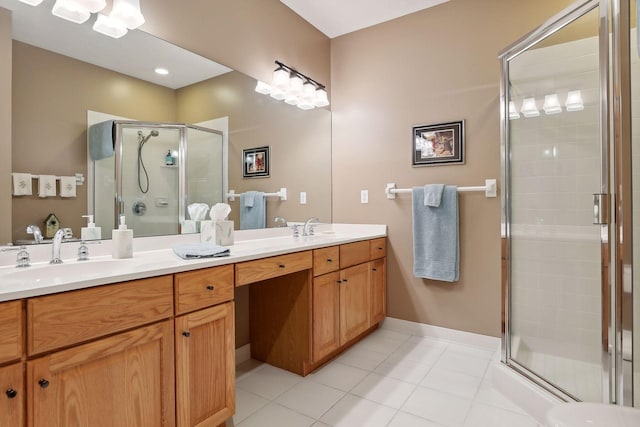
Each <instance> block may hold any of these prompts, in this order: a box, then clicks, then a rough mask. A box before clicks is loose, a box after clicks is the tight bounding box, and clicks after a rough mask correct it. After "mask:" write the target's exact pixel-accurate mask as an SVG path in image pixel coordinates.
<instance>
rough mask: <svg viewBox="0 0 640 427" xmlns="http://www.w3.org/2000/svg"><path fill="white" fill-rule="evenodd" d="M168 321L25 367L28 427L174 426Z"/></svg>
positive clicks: (63, 351) (170, 341)
mask: <svg viewBox="0 0 640 427" xmlns="http://www.w3.org/2000/svg"><path fill="white" fill-rule="evenodd" d="M173 366H174V365H173V327H172V324H171V321H170V320H165V321H163V322H160V323H155V324H153V325H149V326H145V327H141V328H137V329H133V330H130V331H127V332H123V333H120V334H117V335H113V336H110V337H107V338H103V339H100V340H97V341H93V342H90V343H87V344H82V345H79V346H76V347H72V348H69V349H66V350H62V351H58V352H55V353H51V354H49V355H46V356H43V357H40V358H37V359H34V360H30V361H28V362H27V390H28V393H29V396H30V398H29V400H28V409H29V414H30V419H29V426H33V427H45V426H46V427H67V426H92V427H98V426H130V427H147V426H148V427H156V426H173V425H175V409H174V408H175V403H174V391H175V388H174V369H173Z"/></svg>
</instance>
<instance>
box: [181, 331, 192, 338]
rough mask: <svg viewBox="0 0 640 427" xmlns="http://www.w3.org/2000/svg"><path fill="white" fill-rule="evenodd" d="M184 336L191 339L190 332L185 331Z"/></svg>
mask: <svg viewBox="0 0 640 427" xmlns="http://www.w3.org/2000/svg"><path fill="white" fill-rule="evenodd" d="M182 335H183V336H185V337H187V338H189V337H190V336H191V332H189V331H184V332H183V333H182Z"/></svg>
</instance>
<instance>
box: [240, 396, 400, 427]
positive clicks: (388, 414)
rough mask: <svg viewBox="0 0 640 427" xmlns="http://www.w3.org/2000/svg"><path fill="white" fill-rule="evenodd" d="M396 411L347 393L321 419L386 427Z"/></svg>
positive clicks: (348, 426)
mask: <svg viewBox="0 0 640 427" xmlns="http://www.w3.org/2000/svg"><path fill="white" fill-rule="evenodd" d="M395 413H396V410H395V409H391V408H389V407H387V406H383V405H380V404H377V403H375V402H372V401H370V400H366V399H363V398H360V397H358V396H354V395H352V394H347V395H346V396H345V397H343V398H342V399H341V400H340V401H339V402H338V403H336V404H335V405H334V406H333V407H332V408H331V409H329V411H328V412H327V413H325V414H324V415H323V416H322V418H320V421H322V422H324V423H325V424H328V425H330V426H333V427H355V426H362V427H364V426H366V427H384V426H386V425H387V424H388V423H389V421H390V420H391V418H393V415H394V414H395ZM242 427H244V426H242Z"/></svg>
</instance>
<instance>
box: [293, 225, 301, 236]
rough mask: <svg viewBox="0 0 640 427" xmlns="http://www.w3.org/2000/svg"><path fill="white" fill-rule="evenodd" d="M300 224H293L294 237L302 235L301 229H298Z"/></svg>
mask: <svg viewBox="0 0 640 427" xmlns="http://www.w3.org/2000/svg"><path fill="white" fill-rule="evenodd" d="M298 225H299V224H293V225H292V226H291V228H292V229H293V237H300V230H298Z"/></svg>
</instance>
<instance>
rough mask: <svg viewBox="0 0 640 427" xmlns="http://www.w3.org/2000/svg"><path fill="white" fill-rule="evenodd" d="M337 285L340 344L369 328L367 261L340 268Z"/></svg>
mask: <svg viewBox="0 0 640 427" xmlns="http://www.w3.org/2000/svg"><path fill="white" fill-rule="evenodd" d="M367 249H368V246H367ZM367 254H368V252H367ZM339 286H340V345H343V344H345V343H347V342H348V341H349V340H351V339H352V338H355V337H356V336H358V335H360V334H361V333H362V332H364V331H366V330H367V329H368V328H369V311H370V308H369V263H365V264H359V265H356V266H354V267H349V268H346V269H344V270H342V271H341V272H340V285H339Z"/></svg>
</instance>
